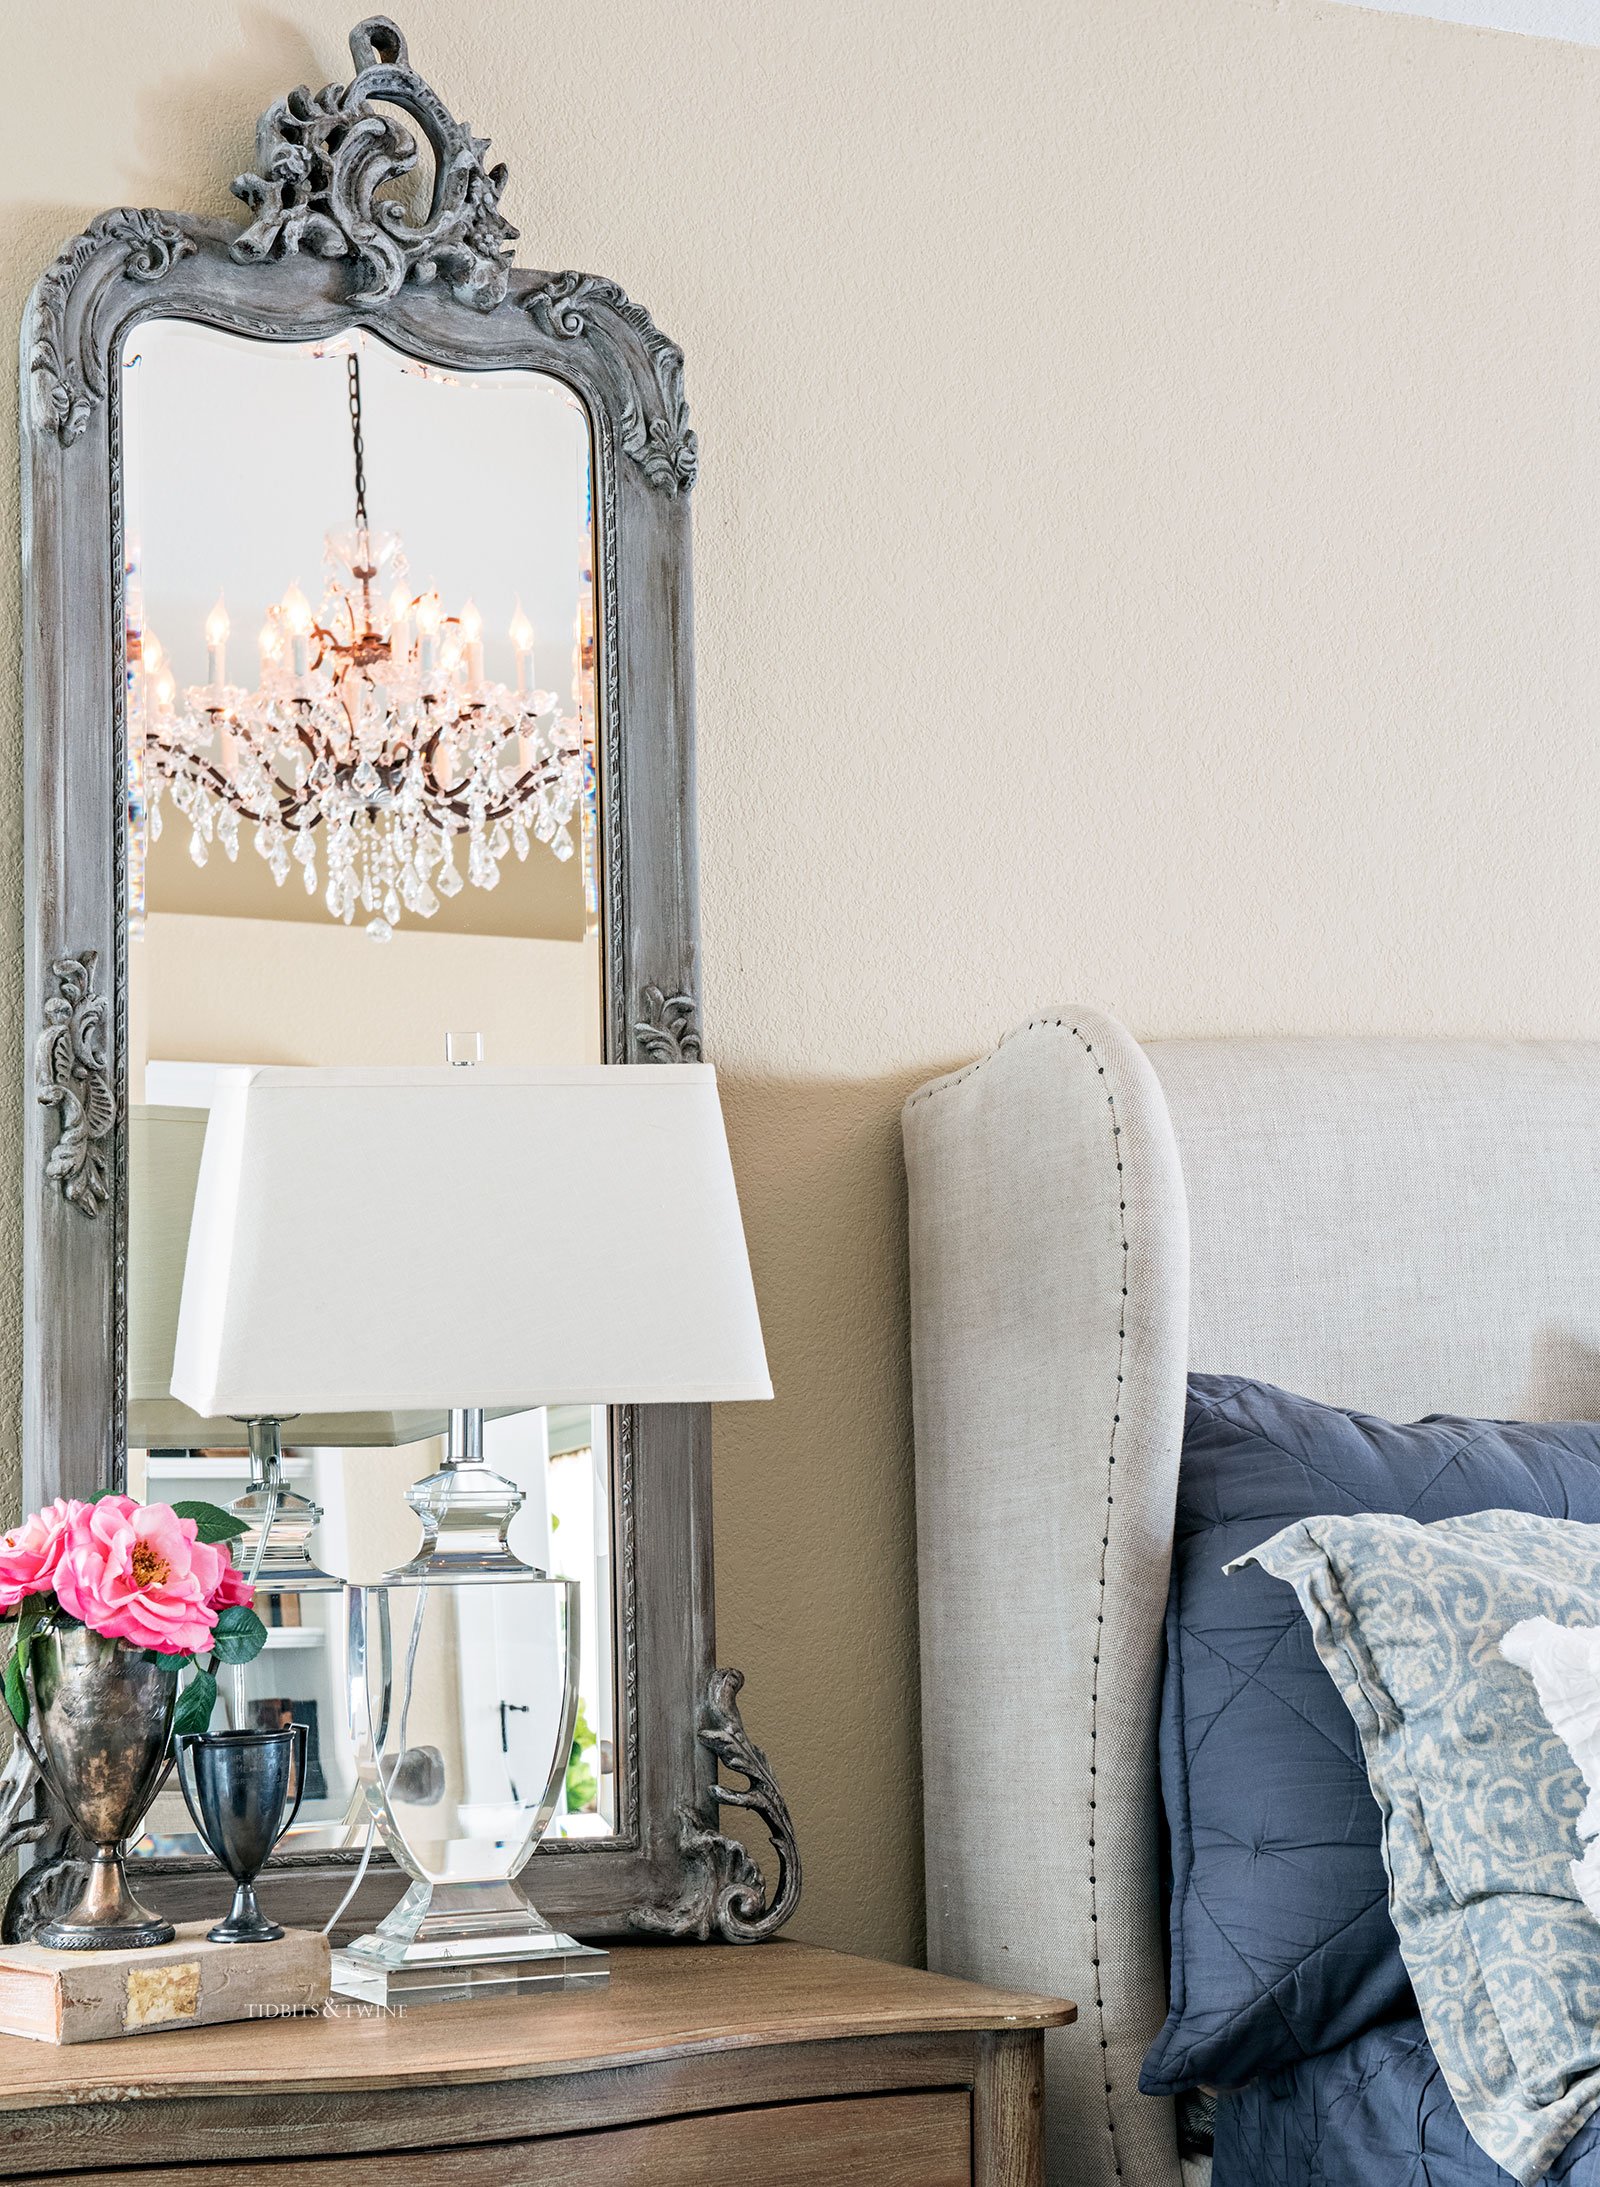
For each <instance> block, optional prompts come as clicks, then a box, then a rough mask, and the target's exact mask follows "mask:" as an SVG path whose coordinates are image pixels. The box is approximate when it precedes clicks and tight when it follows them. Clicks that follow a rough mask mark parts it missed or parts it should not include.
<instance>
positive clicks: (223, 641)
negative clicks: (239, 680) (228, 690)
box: [206, 592, 229, 691]
mask: <svg viewBox="0 0 1600 2187" xmlns="http://www.w3.org/2000/svg"><path fill="white" fill-rule="evenodd" d="M228 630H229V623H228V610H227V608H226V607H225V606H224V605H223V600H222V595H221V593H220V592H219V593H218V594H217V604H216V606H215V607H214V608H213V609H212V610H211V613H210V614H209V615H208V616H207V617H206V653H207V657H208V662H209V666H208V669H207V678H208V681H209V682H210V684H211V687H212V689H213V690H215V691H220V690H221V689H222V687H223V685H224V684H225V683H226V682H227V680H228Z"/></svg>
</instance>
